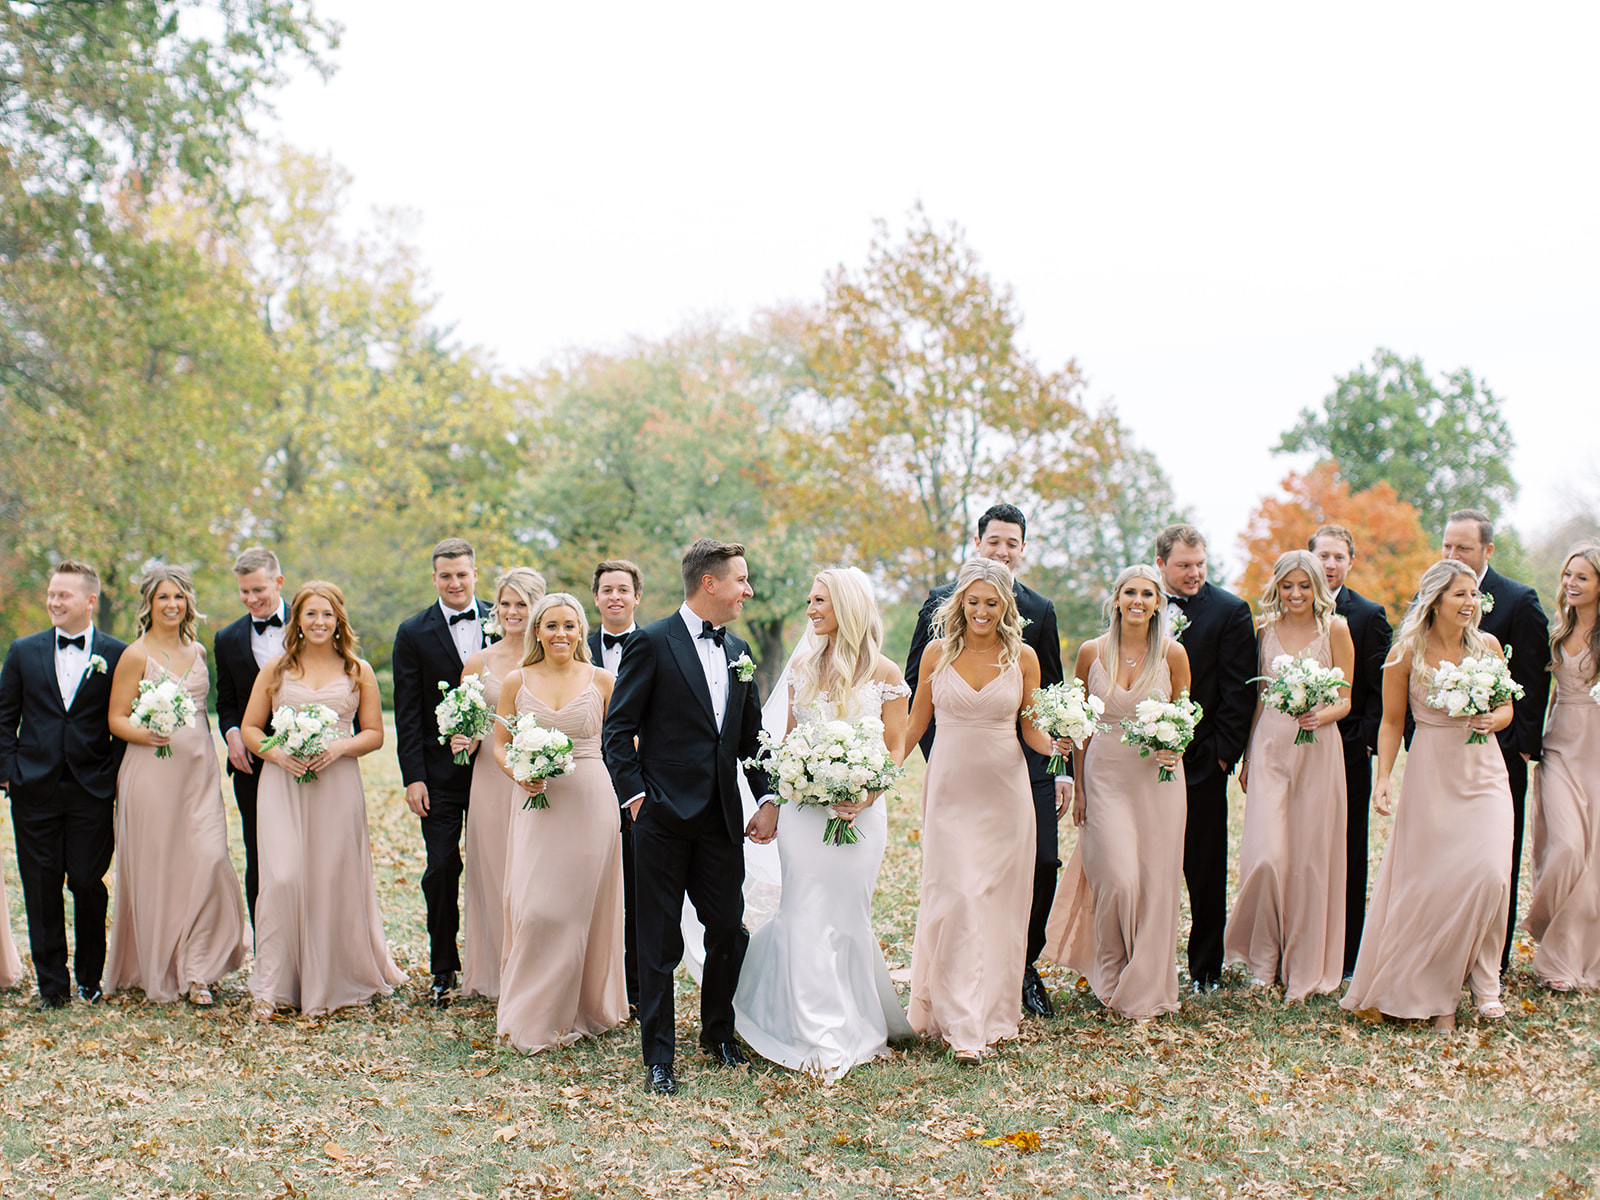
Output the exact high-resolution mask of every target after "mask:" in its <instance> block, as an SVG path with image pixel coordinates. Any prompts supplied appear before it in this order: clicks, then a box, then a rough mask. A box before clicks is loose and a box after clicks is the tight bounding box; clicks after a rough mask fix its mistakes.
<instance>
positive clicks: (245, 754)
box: [215, 546, 289, 925]
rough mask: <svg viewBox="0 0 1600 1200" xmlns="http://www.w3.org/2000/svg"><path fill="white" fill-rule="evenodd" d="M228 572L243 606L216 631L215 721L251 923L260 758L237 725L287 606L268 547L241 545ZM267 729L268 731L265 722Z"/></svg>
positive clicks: (276, 642)
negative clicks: (229, 780) (223, 745)
mask: <svg viewBox="0 0 1600 1200" xmlns="http://www.w3.org/2000/svg"><path fill="white" fill-rule="evenodd" d="M233 577H234V580H235V581H236V582H237V583H238V585H239V603H241V604H243V605H244V610H245V611H244V616H242V617H240V618H239V619H238V620H237V621H235V622H233V624H231V625H227V626H224V627H223V628H222V629H219V630H218V631H217V638H216V643H215V654H216V660H217V725H218V726H219V727H221V729H222V736H223V738H224V740H225V741H226V742H227V743H228V774H229V775H231V776H233V801H234V803H235V804H237V805H238V806H239V828H240V829H241V830H242V831H243V833H244V898H245V902H246V903H247V904H248V905H249V906H250V922H251V924H252V925H253V924H254V923H255V919H256V889H257V886H258V884H259V881H260V872H259V869H258V866H257V861H256V787H257V783H258V777H257V775H256V768H257V767H258V766H259V765H260V763H261V760H260V759H259V758H256V757H255V756H254V755H253V754H251V753H250V752H249V751H248V750H246V749H245V746H244V738H243V737H242V736H241V735H240V733H239V726H240V725H241V724H242V723H243V720H244V709H245V705H246V704H248V703H249V702H250V690H251V689H252V688H253V687H255V684H256V675H257V674H259V673H260V671H261V668H262V667H264V666H266V665H267V663H269V662H271V661H272V660H273V659H274V658H277V657H278V656H279V655H280V654H282V653H283V632H284V627H285V625H286V624H287V623H288V620H289V612H288V607H287V606H286V605H285V604H284V602H283V569H282V568H281V567H280V566H279V565H278V556H277V555H276V554H274V553H273V552H272V551H271V550H264V549H262V548H261V547H260V546H252V547H250V549H248V550H246V551H244V552H243V553H242V554H240V555H239V557H238V558H237V559H235V560H234V564H233ZM267 732H268V733H271V732H272V727H271V725H270V724H269V725H268V726H267Z"/></svg>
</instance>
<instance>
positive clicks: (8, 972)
mask: <svg viewBox="0 0 1600 1200" xmlns="http://www.w3.org/2000/svg"><path fill="white" fill-rule="evenodd" d="M21 982H22V956H21V955H20V954H18V953H17V943H16V939H14V938H13V937H12V936H11V905H10V902H9V901H8V900H7V899H6V879H5V872H3V871H0V989H4V988H13V987H16V986H17V984H19V983H21Z"/></svg>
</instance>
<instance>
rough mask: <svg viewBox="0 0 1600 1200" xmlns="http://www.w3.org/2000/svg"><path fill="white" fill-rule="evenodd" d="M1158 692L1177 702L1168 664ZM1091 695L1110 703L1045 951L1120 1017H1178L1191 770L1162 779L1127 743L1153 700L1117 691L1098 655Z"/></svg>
mask: <svg viewBox="0 0 1600 1200" xmlns="http://www.w3.org/2000/svg"><path fill="white" fill-rule="evenodd" d="M1152 691H1153V693H1154V694H1155V695H1158V696H1160V697H1161V699H1163V700H1170V699H1171V698H1172V676H1171V673H1170V672H1169V670H1168V669H1167V663H1166V659H1165V657H1163V658H1162V662H1161V665H1160V667H1159V668H1158V669H1157V672H1156V678H1155V686H1154V688H1153V689H1152ZM1089 693H1090V694H1091V695H1094V696H1099V697H1100V698H1101V699H1102V700H1103V701H1104V702H1105V712H1104V714H1103V715H1102V717H1101V725H1102V731H1101V732H1100V733H1097V734H1095V735H1094V736H1093V737H1092V738H1090V739H1089V745H1088V748H1087V749H1086V750H1085V751H1084V755H1083V787H1084V799H1085V807H1086V811H1085V820H1084V825H1083V828H1081V829H1080V830H1079V831H1078V844H1077V845H1076V846H1075V847H1074V848H1073V851H1072V857H1071V858H1070V859H1069V860H1068V861H1067V868H1066V870H1065V871H1064V872H1063V873H1062V876H1061V882H1060V884H1059V885H1058V886H1057V888H1056V898H1055V903H1054V904H1052V905H1051V907H1050V919H1049V922H1048V923H1047V924H1046V926H1045V945H1044V954H1045V956H1046V957H1047V958H1049V959H1050V960H1052V961H1053V962H1057V963H1060V964H1061V965H1062V966H1065V967H1068V968H1070V969H1071V970H1074V971H1076V972H1077V973H1078V974H1079V975H1081V976H1083V977H1084V978H1085V979H1087V980H1088V981H1089V986H1090V988H1091V989H1093V991H1094V994H1095V996H1096V998H1097V999H1099V1001H1100V1002H1101V1003H1102V1004H1104V1005H1105V1006H1106V1007H1107V1008H1110V1009H1111V1010H1112V1011H1114V1012H1116V1013H1119V1014H1120V1015H1122V1016H1124V1017H1128V1018H1130V1019H1133V1020H1143V1019H1144V1018H1147V1017H1153V1016H1158V1015H1160V1014H1161V1013H1169V1012H1176V1011H1177V1010H1178V909H1179V903H1180V901H1181V899H1182V888H1183V831H1184V825H1185V822H1186V821H1187V818H1188V790H1187V789H1186V788H1185V787H1184V782H1183V763H1182V761H1181V760H1180V761H1179V763H1178V766H1177V767H1176V768H1175V769H1174V770H1173V778H1172V779H1170V780H1168V781H1167V782H1166V783H1159V782H1157V775H1158V773H1159V767H1158V764H1157V763H1156V760H1155V757H1154V755H1152V756H1151V757H1149V758H1140V757H1139V751H1138V750H1137V749H1136V748H1135V747H1133V746H1125V745H1123V744H1122V741H1121V737H1122V731H1121V730H1120V729H1119V728H1118V725H1119V723H1120V722H1122V721H1123V720H1125V719H1127V718H1129V717H1131V716H1133V710H1134V706H1135V705H1137V704H1138V703H1139V702H1140V701H1141V700H1148V699H1149V698H1150V697H1149V696H1148V695H1141V696H1136V695H1134V693H1133V692H1132V691H1130V690H1127V689H1124V688H1119V687H1117V686H1115V683H1114V681H1113V679H1112V677H1111V675H1110V674H1109V673H1108V672H1107V671H1106V668H1105V666H1104V665H1103V664H1102V663H1101V662H1100V660H1099V658H1096V659H1095V661H1094V662H1093V663H1092V664H1091V665H1090V667H1089Z"/></svg>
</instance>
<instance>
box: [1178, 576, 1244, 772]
mask: <svg viewBox="0 0 1600 1200" xmlns="http://www.w3.org/2000/svg"><path fill="white" fill-rule="evenodd" d="M1182 609H1183V615H1184V616H1186V617H1187V618H1189V624H1188V627H1187V628H1185V629H1184V631H1183V633H1182V635H1181V636H1180V637H1179V639H1178V640H1179V641H1180V642H1181V643H1182V644H1183V649H1184V652H1185V653H1187V654H1188V656H1189V681H1190V682H1189V697H1190V699H1192V700H1194V701H1195V703H1197V704H1199V705H1200V707H1201V708H1202V709H1204V710H1205V711H1204V712H1203V713H1202V715H1201V717H1200V723H1199V724H1198V725H1196V726H1195V730H1194V741H1192V742H1190V743H1189V749H1188V750H1186V751H1184V755H1183V775H1184V779H1185V781H1186V782H1188V783H1200V782H1202V781H1203V780H1205V779H1207V778H1208V777H1210V776H1213V775H1215V774H1217V772H1218V771H1221V770H1223V769H1222V768H1220V767H1219V766H1218V765H1217V763H1218V760H1221V761H1222V762H1225V763H1227V764H1228V766H1227V769H1226V770H1225V771H1223V773H1224V774H1228V773H1231V772H1232V770H1233V765H1234V764H1235V763H1237V762H1238V761H1239V756H1240V755H1241V754H1243V753H1244V748H1245V743H1246V742H1248V741H1249V738H1250V718H1251V717H1253V716H1254V715H1255V710H1256V689H1255V686H1254V685H1253V684H1252V683H1251V682H1250V680H1251V679H1252V678H1253V677H1254V676H1255V675H1256V674H1257V673H1258V672H1257V671H1256V666H1257V656H1258V650H1257V645H1256V626H1255V620H1254V619H1253V618H1252V617H1251V615H1250V606H1249V605H1248V604H1246V603H1245V602H1244V601H1243V600H1241V599H1240V598H1239V597H1238V596H1235V595H1234V594H1233V593H1232V592H1229V591H1224V590H1223V589H1222V588H1219V587H1217V586H1215V585H1214V584H1210V583H1207V584H1202V585H1201V588H1200V590H1199V591H1198V592H1196V593H1195V594H1194V598H1193V599H1191V600H1190V601H1189V602H1188V603H1187V604H1185V605H1183V606H1182Z"/></svg>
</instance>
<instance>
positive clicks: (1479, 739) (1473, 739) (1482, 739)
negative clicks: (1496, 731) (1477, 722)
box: [1467, 729, 1489, 746]
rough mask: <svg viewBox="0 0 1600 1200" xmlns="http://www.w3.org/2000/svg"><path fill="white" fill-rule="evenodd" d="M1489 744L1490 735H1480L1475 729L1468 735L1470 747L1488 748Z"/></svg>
mask: <svg viewBox="0 0 1600 1200" xmlns="http://www.w3.org/2000/svg"><path fill="white" fill-rule="evenodd" d="M1488 744H1489V735H1488V734H1487V733H1479V732H1478V731H1477V730H1476V729H1474V730H1473V731H1472V732H1471V733H1469V734H1467V745H1469V746H1487V745H1488Z"/></svg>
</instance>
